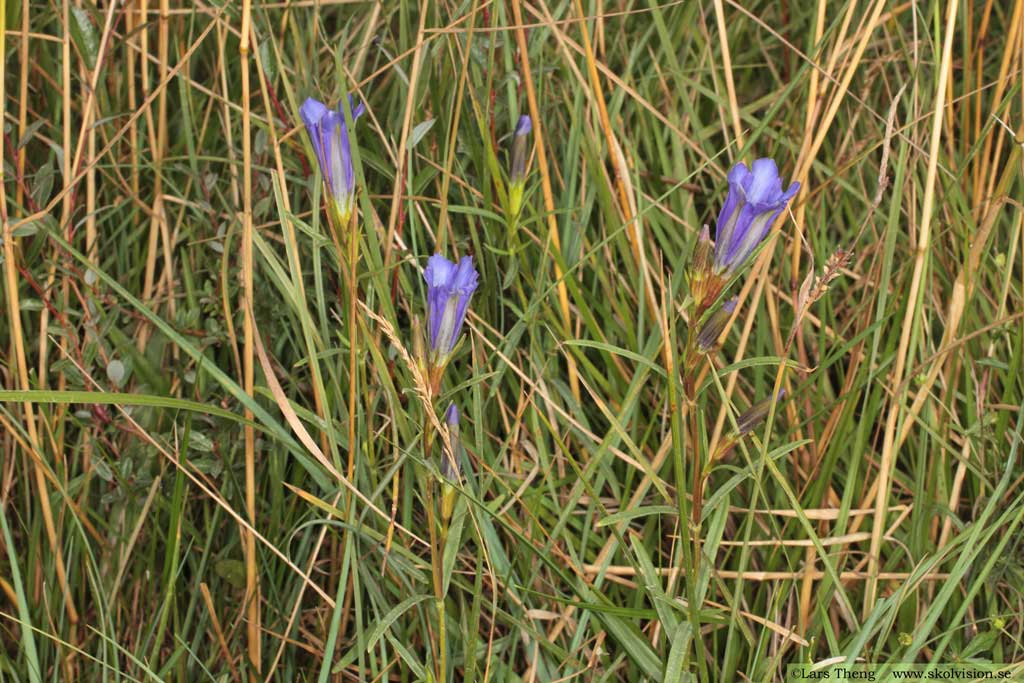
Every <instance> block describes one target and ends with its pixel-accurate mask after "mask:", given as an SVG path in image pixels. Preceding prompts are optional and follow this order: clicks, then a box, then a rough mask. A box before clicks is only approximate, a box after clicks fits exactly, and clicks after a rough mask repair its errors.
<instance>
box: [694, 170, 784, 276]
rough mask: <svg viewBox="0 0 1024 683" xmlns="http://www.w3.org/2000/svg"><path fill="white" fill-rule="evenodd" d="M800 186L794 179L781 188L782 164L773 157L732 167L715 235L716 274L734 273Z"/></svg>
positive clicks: (766, 232) (763, 236)
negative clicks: (726, 195) (747, 165)
mask: <svg viewBox="0 0 1024 683" xmlns="http://www.w3.org/2000/svg"><path fill="white" fill-rule="evenodd" d="M799 189H800V183H796V182H794V183H792V184H791V185H790V186H789V189H788V190H786V191H785V192H783V191H782V178H781V177H779V167H778V166H776V165H775V162H774V161H773V160H772V159H758V160H757V161H755V162H754V163H753V164H752V165H751V167H750V169H749V170H748V169H747V167H746V165H745V164H743V163H742V162H740V163H738V164H736V165H735V166H733V167H732V170H730V171H729V196H728V197H727V198H726V200H725V204H723V205H722V212H721V213H720V214H719V215H718V230H717V233H716V235H715V263H714V272H715V274H716V275H723V274H724V275H729V274H732V273H733V272H735V271H736V269H737V268H739V267H740V266H741V265H742V264H743V262H744V261H746V260H747V258H749V257H750V255H751V254H752V253H753V252H754V250H755V249H757V245H759V244H760V243H761V240H763V239H764V238H765V236H766V235H767V234H768V230H769V228H771V225H772V222H773V221H774V220H775V217H776V216H778V215H779V213H781V212H782V209H783V208H785V206H786V204H787V203H788V202H789V200H790V199H792V198H793V196H794V195H796V193H797V191H798V190H799Z"/></svg>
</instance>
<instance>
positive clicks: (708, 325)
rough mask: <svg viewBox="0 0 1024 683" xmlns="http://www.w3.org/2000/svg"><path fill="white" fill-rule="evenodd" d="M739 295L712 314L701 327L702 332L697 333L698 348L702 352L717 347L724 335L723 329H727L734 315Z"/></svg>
mask: <svg viewBox="0 0 1024 683" xmlns="http://www.w3.org/2000/svg"><path fill="white" fill-rule="evenodd" d="M736 301H737V297H733V298H731V299H729V300H728V301H726V302H725V303H723V304H722V307H721V308H719V309H718V310H717V311H715V312H714V313H712V314H711V316H710V317H709V318H708V319H707V321H706V322H705V323H704V326H703V327H701V328H700V332H698V333H697V350H698V351H700V352H701V353H707V352H709V351H711V350H712V349H714V348H715V346H716V345H717V344H718V338H719V337H721V336H722V331H723V330H725V326H726V324H728V322H729V318H731V317H732V314H733V311H735V310H736Z"/></svg>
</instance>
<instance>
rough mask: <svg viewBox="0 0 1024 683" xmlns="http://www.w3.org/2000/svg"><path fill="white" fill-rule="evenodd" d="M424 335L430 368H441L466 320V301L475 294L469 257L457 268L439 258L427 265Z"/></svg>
mask: <svg viewBox="0 0 1024 683" xmlns="http://www.w3.org/2000/svg"><path fill="white" fill-rule="evenodd" d="M423 277H424V278H425V279H426V281H427V332H428V338H429V340H430V356H431V361H432V364H433V365H434V367H435V368H436V367H440V366H443V365H444V363H445V362H446V361H447V359H448V355H449V354H451V352H452V350H453V349H454V348H455V343H456V342H457V341H458V340H459V333H460V332H461V331H462V323H463V321H465V319H466V309H467V308H468V307H469V299H470V297H471V296H473V292H474V291H476V288H477V284H478V283H479V275H478V274H477V272H476V268H474V267H473V257H472V256H463V257H462V258H461V259H459V262H458V264H456V263H453V262H451V261H449V260H448V259H446V258H445V257H444V256H441V255H440V254H434V255H433V256H431V257H430V259H429V260H428V261H427V267H426V269H425V270H424V271H423Z"/></svg>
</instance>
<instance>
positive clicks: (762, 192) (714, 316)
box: [686, 159, 800, 452]
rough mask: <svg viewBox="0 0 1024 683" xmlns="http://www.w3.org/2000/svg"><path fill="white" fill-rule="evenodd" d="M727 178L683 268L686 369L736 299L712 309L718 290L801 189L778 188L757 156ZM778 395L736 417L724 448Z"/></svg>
mask: <svg viewBox="0 0 1024 683" xmlns="http://www.w3.org/2000/svg"><path fill="white" fill-rule="evenodd" d="M728 179H729V194H728V196H727V197H726V199H725V203H724V204H722V210H721V212H720V213H719V214H718V221H717V225H716V230H715V241H714V243H713V244H712V242H711V235H710V232H709V230H708V228H707V226H705V227H704V229H703V230H702V231H701V233H700V237H699V238H698V240H697V244H696V246H695V247H694V249H693V255H692V256H691V260H690V267H689V269H688V272H687V279H688V280H689V283H690V296H691V300H692V302H693V303H692V307H691V309H690V320H691V321H692V323H693V324H694V325H695V328H694V330H693V332H692V333H691V336H690V340H691V341H690V346H689V348H690V349H691V350H692V351H693V352H694V354H691V355H689V356H688V357H687V361H688V362H687V366H686V367H687V372H692V371H693V369H694V368H695V367H696V358H694V355H695V354H707V353H710V352H711V351H712V350H713V349H714V347H715V345H716V344H717V341H718V338H719V337H720V336H721V334H722V332H723V331H724V330H725V327H726V325H727V324H728V321H729V319H730V318H731V317H732V314H733V312H734V311H735V310H736V298H735V297H734V298H732V299H729V300H727V301H725V302H723V303H722V304H721V305H720V306H719V307H718V308H717V309H715V310H712V309H713V307H714V305H715V303H716V302H717V300H718V297H719V295H720V294H721V293H722V290H723V289H724V288H725V286H726V285H727V284H728V283H729V281H730V279H732V277H733V276H734V275H735V274H736V273H737V272H739V270H740V269H741V268H742V267H743V266H744V264H746V263H747V261H748V260H749V259H750V257H751V255H752V254H753V253H754V252H755V251H756V250H757V248H758V246H760V244H761V242H763V241H764V239H765V237H767V235H768V232H769V230H771V226H772V223H774V222H775V219H776V218H777V217H778V216H779V214H780V213H782V210H783V209H785V208H786V205H787V204H788V203H789V201H790V200H791V199H792V198H793V197H794V196H796V193H797V192H798V191H799V190H800V183H797V182H793V183H791V184H790V185H789V188H788V189H786V190H785V191H783V189H782V178H781V177H780V176H779V168H778V166H776V164H775V161H773V160H772V159H758V160H757V161H755V162H754V163H753V164H751V166H750V168H747V166H746V164H744V163H742V162H740V163H737V164H736V165H735V166H733V167H732V169H730V171H729V176H728ZM782 397H783V393H782V392H780V393H779V394H778V395H777V396H775V397H772V398H765V399H762V400H761V401H758V402H757V403H755V404H754V405H753V406H751V408H750V409H749V410H748V411H747V412H746V413H744V414H743V415H741V416H740V418H739V422H738V425H739V426H738V430H737V434H736V435H734V437H731V441H730V440H726V442H725V444H726V445H725V446H724V448H725V450H726V451H727V450H728V448H731V445H729V444H730V443H735V439H737V438H739V437H742V436H744V435H746V434H748V433H750V431H751V430H752V429H753V428H754V427H755V426H756V425H757V424H759V423H760V422H761V421H763V420H764V418H765V416H766V415H767V414H768V411H769V410H770V408H771V405H772V403H773V402H775V401H779V400H781V399H782ZM723 452H724V451H723Z"/></svg>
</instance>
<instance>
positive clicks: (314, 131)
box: [299, 97, 365, 230]
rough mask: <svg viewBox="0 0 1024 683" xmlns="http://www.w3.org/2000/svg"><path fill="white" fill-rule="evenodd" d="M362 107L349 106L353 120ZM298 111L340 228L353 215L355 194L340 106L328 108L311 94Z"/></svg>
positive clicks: (345, 130) (337, 227)
mask: <svg viewBox="0 0 1024 683" xmlns="http://www.w3.org/2000/svg"><path fill="white" fill-rule="evenodd" d="M350 102H351V100H350ZM364 110H365V107H364V106H363V104H362V103H359V104H358V105H356V106H355V107H352V121H353V122H355V120H356V119H358V118H359V117H360V116H361V115H362V113H363V111H364ZM299 114H300V115H301V116H302V121H303V123H305V124H306V132H307V133H309V140H310V142H311V143H312V144H313V149H314V150H315V151H316V157H317V161H318V162H319V163H320V173H321V174H322V175H323V178H324V186H325V187H326V188H327V199H328V207H329V208H330V210H331V214H332V217H333V218H334V219H335V221H336V223H337V225H336V226H335V228H336V229H339V230H340V229H342V228H343V227H344V226H346V225H347V224H348V222H349V220H350V219H351V218H352V210H353V208H354V207H355V195H356V181H355V173H354V171H353V170H352V149H351V147H350V145H349V139H348V130H347V129H346V127H345V113H344V112H343V111H342V110H341V107H340V106H339V107H338V108H337V109H330V108H328V107H327V105H325V104H324V103H323V102H320V101H319V100H315V99H313V98H312V97H310V98H309V99H307V100H306V101H305V102H303V103H302V107H300V108H299Z"/></svg>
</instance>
